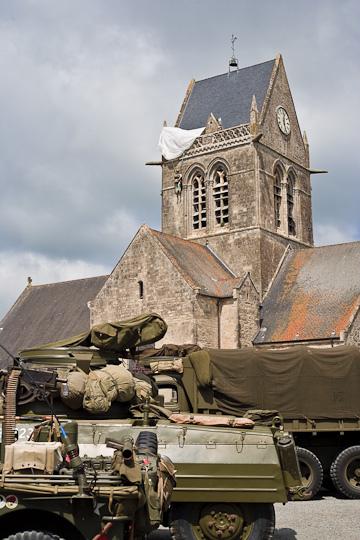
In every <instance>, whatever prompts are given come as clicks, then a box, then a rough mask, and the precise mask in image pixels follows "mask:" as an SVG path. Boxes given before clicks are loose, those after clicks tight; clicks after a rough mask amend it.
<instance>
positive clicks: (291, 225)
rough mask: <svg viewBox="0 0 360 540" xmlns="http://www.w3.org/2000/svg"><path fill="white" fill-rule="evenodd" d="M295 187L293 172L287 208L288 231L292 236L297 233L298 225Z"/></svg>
mask: <svg viewBox="0 0 360 540" xmlns="http://www.w3.org/2000/svg"><path fill="white" fill-rule="evenodd" d="M294 189H295V177H294V174H293V173H290V174H289V176H288V183H287V210H288V231H289V234H291V235H292V236H295V235H296V226H295V220H294Z"/></svg>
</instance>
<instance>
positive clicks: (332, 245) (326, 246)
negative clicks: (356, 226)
mask: <svg viewBox="0 0 360 540" xmlns="http://www.w3.org/2000/svg"><path fill="white" fill-rule="evenodd" d="M350 244H360V240H351V242H338V243H337V244H325V245H323V246H313V247H312V248H310V249H322V248H328V247H336V246H346V245H350ZM306 249H309V248H306ZM299 251H302V250H299Z"/></svg>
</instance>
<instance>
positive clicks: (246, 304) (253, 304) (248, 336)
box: [238, 277, 260, 347]
mask: <svg viewBox="0 0 360 540" xmlns="http://www.w3.org/2000/svg"><path fill="white" fill-rule="evenodd" d="M259 300H260V298H259V294H258V292H257V290H256V289H255V287H254V286H253V284H252V283H251V280H250V278H249V277H247V278H246V279H245V281H244V282H243V284H242V286H241V288H240V289H239V292H238V313H239V332H240V346H241V347H252V340H253V339H254V337H255V335H256V334H257V332H258V330H259Z"/></svg>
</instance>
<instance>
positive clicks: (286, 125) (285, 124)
mask: <svg viewBox="0 0 360 540" xmlns="http://www.w3.org/2000/svg"><path fill="white" fill-rule="evenodd" d="M276 119H277V123H278V126H279V128H280V131H282V132H283V133H284V135H289V134H290V130H291V126H290V118H289V115H288V113H287V112H286V110H285V109H284V107H278V108H277V110H276Z"/></svg>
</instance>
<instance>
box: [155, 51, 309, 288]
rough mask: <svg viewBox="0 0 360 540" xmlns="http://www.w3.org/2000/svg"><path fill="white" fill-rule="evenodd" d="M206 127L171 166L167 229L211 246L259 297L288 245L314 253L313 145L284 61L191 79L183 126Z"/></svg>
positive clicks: (165, 172)
mask: <svg viewBox="0 0 360 540" xmlns="http://www.w3.org/2000/svg"><path fill="white" fill-rule="evenodd" d="M204 126H205V131H204V132H203V134H202V136H201V137H199V138H197V139H196V140H195V142H194V144H193V145H192V146H191V147H190V148H189V149H188V150H187V151H186V152H185V153H184V154H182V156H180V158H177V159H174V160H169V161H167V160H163V163H162V231H163V232H164V233H168V234H172V235H175V236H179V237H181V238H183V239H187V240H192V241H195V242H199V243H202V244H206V245H208V246H209V247H210V248H211V249H212V250H213V251H214V253H216V255H217V256H219V257H220V258H221V260H222V261H223V262H224V263H225V264H226V265H227V266H228V267H229V268H231V270H232V271H233V272H234V273H235V274H236V275H237V276H243V275H244V274H246V273H247V272H249V273H250V275H251V277H252V280H253V282H254V284H255V285H256V287H257V289H258V292H259V294H260V296H261V297H262V296H263V294H264V293H265V291H266V290H267V288H268V286H269V283H270V281H271V279H272V277H273V275H274V273H275V271H276V268H277V266H278V264H279V262H280V260H281V258H282V256H283V254H284V251H285V249H286V247H287V246H288V245H289V244H290V246H291V247H292V248H294V249H298V248H304V247H310V246H312V245H313V232H312V212H311V186H310V170H309V146H308V143H307V139H306V134H305V133H304V136H302V134H301V131H300V128H299V124H298V120H297V116H296V111H295V107H294V103H293V100H292V97H291V91H290V87H289V84H288V81H287V77H286V73H285V68H284V64H283V61H282V57H281V56H280V55H279V56H278V57H277V58H276V59H275V60H272V61H268V62H264V63H261V64H258V65H255V66H250V67H247V68H243V69H239V70H236V71H232V72H230V73H226V74H223V75H218V76H216V77H211V78H209V79H204V80H201V81H197V82H195V81H191V82H190V84H189V87H188V90H187V93H186V96H185V99H184V101H183V104H182V107H181V110H180V113H179V115H178V118H177V122H176V127H179V128H182V129H187V130H190V129H195V128H201V127H204Z"/></svg>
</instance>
